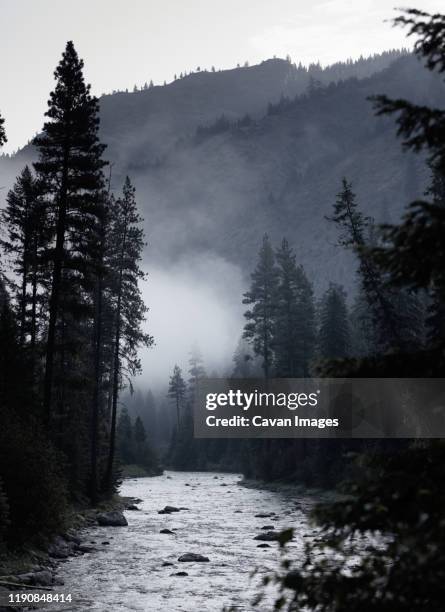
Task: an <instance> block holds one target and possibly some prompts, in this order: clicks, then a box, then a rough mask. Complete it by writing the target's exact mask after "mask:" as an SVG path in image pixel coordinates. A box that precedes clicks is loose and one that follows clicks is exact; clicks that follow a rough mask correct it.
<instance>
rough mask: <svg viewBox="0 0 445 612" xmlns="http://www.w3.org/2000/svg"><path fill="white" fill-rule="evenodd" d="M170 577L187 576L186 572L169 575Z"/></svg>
mask: <svg viewBox="0 0 445 612" xmlns="http://www.w3.org/2000/svg"><path fill="white" fill-rule="evenodd" d="M170 576H188V574H187V572H176V573H174V574H170Z"/></svg>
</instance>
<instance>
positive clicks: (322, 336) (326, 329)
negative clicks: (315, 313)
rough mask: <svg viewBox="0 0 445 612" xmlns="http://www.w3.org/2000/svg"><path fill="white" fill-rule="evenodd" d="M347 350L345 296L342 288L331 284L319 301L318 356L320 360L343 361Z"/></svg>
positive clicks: (347, 335)
mask: <svg viewBox="0 0 445 612" xmlns="http://www.w3.org/2000/svg"><path fill="white" fill-rule="evenodd" d="M349 349H350V334H349V321H348V308H347V305H346V294H345V292H344V290H343V288H342V287H340V286H338V285H334V284H331V285H330V287H329V289H328V290H327V291H326V293H325V294H324V295H323V298H322V300H321V306H320V329H319V333H318V354H319V356H320V357H321V358H322V359H343V358H345V357H347V356H348V354H349Z"/></svg>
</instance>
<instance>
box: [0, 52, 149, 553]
mask: <svg viewBox="0 0 445 612" xmlns="http://www.w3.org/2000/svg"><path fill="white" fill-rule="evenodd" d="M54 76H55V80H56V85H55V88H54V90H53V91H52V92H51V94H50V99H49V102H48V110H47V112H46V122H45V125H44V128H43V130H42V132H41V133H40V134H39V136H38V137H36V139H35V140H34V143H33V144H34V146H35V147H36V149H37V151H38V160H37V161H36V162H35V163H34V166H33V168H30V167H28V166H26V167H25V168H24V169H23V170H22V172H21V173H20V174H19V176H18V177H17V179H16V182H15V185H14V186H13V188H12V189H11V190H10V191H9V193H8V194H7V199H6V207H5V208H4V209H3V210H2V211H1V229H2V232H1V242H0V245H1V277H0V309H1V312H0V338H1V340H0V345H1V355H0V359H1V367H0V406H1V409H0V516H1V521H0V530H1V541H2V543H6V544H17V543H20V542H23V541H25V540H28V541H29V539H31V540H32V539H33V538H36V537H42V536H45V535H49V534H51V533H54V532H55V531H57V530H60V529H61V528H62V527H63V525H64V523H65V521H66V517H67V512H68V510H69V508H70V507H71V506H73V505H78V506H86V505H88V504H89V503H92V504H96V503H97V502H98V501H100V500H103V499H107V498H111V497H112V496H113V495H114V493H115V492H116V490H117V485H118V483H119V479H120V468H119V463H120V459H119V456H118V453H117V452H116V450H121V451H122V445H123V443H122V437H123V433H122V430H123V423H122V421H123V417H122V415H121V417H120V420H119V422H118V412H119V401H120V400H119V398H120V395H121V392H122V389H124V388H125V386H126V385H127V384H129V380H130V379H131V377H133V376H135V375H136V374H137V373H138V372H139V371H140V368H141V366H140V362H139V358H138V348H139V347H141V346H150V345H151V344H152V343H153V338H152V337H151V336H150V335H148V334H147V333H145V332H144V331H143V330H142V324H143V322H144V320H145V314H146V311H147V308H146V306H145V304H144V303H143V301H142V298H141V292H140V281H141V280H142V279H143V278H144V274H143V272H142V270H141V268H140V260H141V257H142V251H143V248H144V246H145V239H144V232H143V229H142V226H141V222H142V219H141V216H140V214H139V212H138V206H137V203H136V194H135V189H134V187H133V186H132V184H131V181H130V179H129V178H128V177H127V178H126V179H125V182H124V184H123V186H122V190H121V192H120V193H116V194H115V193H113V192H112V190H111V189H110V179H111V169H110V168H111V166H110V165H109V164H108V162H107V161H105V159H104V158H103V154H104V151H105V145H103V144H102V143H101V142H100V141H99V138H98V128H99V118H98V101H97V99H96V98H95V97H93V96H92V95H91V93H90V87H89V85H86V83H85V81H84V77H83V62H82V60H80V59H79V57H78V56H77V53H76V50H75V48H74V46H73V43H72V42H68V44H67V46H66V49H65V51H64V53H63V57H62V59H61V61H60V63H59V65H58V66H57V68H56V71H55V73H54ZM0 139H1V141H2V142H4V141H5V140H6V134H5V132H4V130H3V120H2V121H1V123H0ZM107 168H108V169H109V170H108V171H107ZM117 433H118V434H119V435H118V436H117V435H116V434H117ZM135 438H136V446H135V448H134V452H135V453H136V454H137V456H138V460H139V461H140V462H141V463H142V464H143V465H144V466H145V467H147V469H149V470H153V471H158V466H157V459H156V457H155V455H154V454H153V453H152V451H151V450H150V448H149V445H148V442H147V440H146V437H145V433H144V431H143V427H142V426H141V424H140V423H139V422H138V423H136V424H135ZM116 439H117V441H118V443H119V444H116ZM24 491H26V495H25V494H24Z"/></svg>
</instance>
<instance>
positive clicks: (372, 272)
mask: <svg viewBox="0 0 445 612" xmlns="http://www.w3.org/2000/svg"><path fill="white" fill-rule="evenodd" d="M330 220H331V221H333V222H334V223H336V224H337V226H338V227H339V229H340V236H339V244H340V245H341V246H343V247H345V248H349V249H352V250H353V251H354V252H355V253H356V254H357V257H358V260H359V280H360V284H361V287H362V291H363V294H364V295H365V296H366V299H367V301H368V304H369V307H370V309H371V312H372V315H373V321H374V326H375V329H376V336H377V339H378V343H379V345H380V346H381V347H382V349H383V350H385V349H388V348H400V347H401V346H402V345H403V343H404V340H405V339H404V336H403V334H402V333H401V330H400V313H398V312H396V309H395V308H394V304H393V302H392V297H393V295H392V293H394V292H392V293H391V291H390V290H389V289H388V288H387V286H386V285H385V282H384V278H383V275H382V271H381V269H380V268H379V267H378V265H376V263H375V261H374V260H373V258H372V257H371V256H370V252H369V247H370V244H369V242H370V241H374V233H373V230H374V226H373V223H372V220H371V219H370V218H369V217H365V216H364V215H363V214H362V213H361V212H360V210H359V208H358V204H357V202H356V196H355V193H354V192H353V191H352V185H351V183H348V181H347V180H346V179H345V178H343V180H342V189H341V191H340V192H339V193H338V195H337V200H336V202H335V204H334V214H333V216H332V218H331V219H330Z"/></svg>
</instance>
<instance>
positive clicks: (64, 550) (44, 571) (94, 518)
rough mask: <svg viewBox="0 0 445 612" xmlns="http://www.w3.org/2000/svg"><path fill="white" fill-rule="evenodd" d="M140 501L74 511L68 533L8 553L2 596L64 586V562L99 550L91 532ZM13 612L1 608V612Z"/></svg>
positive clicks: (0, 579)
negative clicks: (61, 570) (105, 519)
mask: <svg viewBox="0 0 445 612" xmlns="http://www.w3.org/2000/svg"><path fill="white" fill-rule="evenodd" d="M136 502H137V500H135V499H133V498H131V497H123V496H120V495H115V496H114V497H113V499H111V500H108V501H106V502H102V503H100V504H98V506H97V507H95V508H72V509H71V511H70V512H69V513H68V514H67V517H66V522H65V526H66V528H65V530H64V531H63V532H61V533H59V534H57V535H54V536H53V537H51V538H43V537H42V538H40V541H39V542H38V543H37V539H36V542H35V543H33V544H31V545H28V546H22V547H21V548H20V549H17V550H15V551H6V552H4V553H3V554H2V555H1V556H0V595H1V594H2V593H5V592H10V591H22V590H23V589H27V590H38V589H39V588H40V589H48V590H51V589H53V588H57V587H62V586H63V580H61V579H60V578H59V577H58V576H57V569H58V567H59V564H60V561H61V560H66V559H68V558H70V557H76V556H81V555H85V554H91V553H94V552H95V550H96V548H95V547H94V546H93V544H92V543H91V542H90V541H89V540H88V529H90V528H93V527H94V526H95V525H97V524H99V522H98V519H99V518H100V517H101V516H102V517H104V516H105V517H106V516H107V515H116V517H117V516H122V517H123V514H122V513H123V512H124V511H125V510H128V509H129V508H132V507H133V508H136V506H135V503H136ZM3 610H6V611H7V610H10V608H5V607H2V606H1V605H0V612H3Z"/></svg>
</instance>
